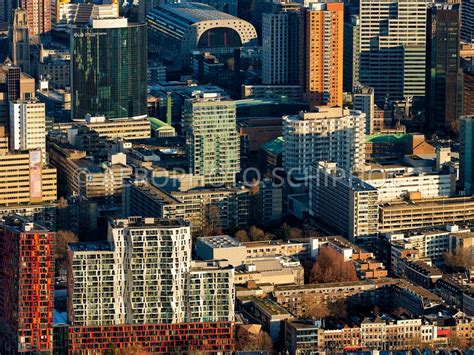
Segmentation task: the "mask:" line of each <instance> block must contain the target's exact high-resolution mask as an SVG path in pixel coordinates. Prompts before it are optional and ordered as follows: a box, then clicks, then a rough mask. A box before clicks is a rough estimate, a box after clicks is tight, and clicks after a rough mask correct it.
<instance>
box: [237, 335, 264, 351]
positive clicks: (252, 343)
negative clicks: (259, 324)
mask: <svg viewBox="0 0 474 355" xmlns="http://www.w3.org/2000/svg"><path fill="white" fill-rule="evenodd" d="M237 348H238V350H240V351H256V350H266V351H268V352H269V353H272V351H273V342H272V338H271V337H270V335H269V334H268V333H267V332H266V331H264V330H260V332H259V333H258V335H257V336H256V337H252V338H251V339H250V340H249V341H248V342H247V343H246V344H243V345H240V344H237Z"/></svg>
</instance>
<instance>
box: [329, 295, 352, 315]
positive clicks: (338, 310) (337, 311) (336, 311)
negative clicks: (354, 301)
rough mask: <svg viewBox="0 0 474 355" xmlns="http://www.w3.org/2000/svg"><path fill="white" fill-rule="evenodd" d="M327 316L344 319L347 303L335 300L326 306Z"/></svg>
mask: <svg viewBox="0 0 474 355" xmlns="http://www.w3.org/2000/svg"><path fill="white" fill-rule="evenodd" d="M328 309H329V315H330V316H331V317H335V318H341V319H346V318H347V315H348V313H349V312H348V311H347V302H346V300H345V299H342V298H340V299H338V300H335V301H333V302H331V303H329V305H328Z"/></svg>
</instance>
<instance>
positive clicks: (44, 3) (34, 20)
mask: <svg viewBox="0 0 474 355" xmlns="http://www.w3.org/2000/svg"><path fill="white" fill-rule="evenodd" d="M18 4H19V6H20V8H22V9H24V10H26V14H27V15H26V19H27V22H28V28H29V29H30V36H37V35H44V34H48V33H49V32H51V0H18Z"/></svg>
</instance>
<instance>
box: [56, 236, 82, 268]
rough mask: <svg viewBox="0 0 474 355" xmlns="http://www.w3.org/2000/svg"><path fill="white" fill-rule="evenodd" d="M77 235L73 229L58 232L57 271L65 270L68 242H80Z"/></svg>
mask: <svg viewBox="0 0 474 355" xmlns="http://www.w3.org/2000/svg"><path fill="white" fill-rule="evenodd" d="M78 240H79V239H78V238H77V235H75V234H74V233H73V232H71V231H65V230H58V231H57V232H56V240H55V244H56V250H55V259H56V273H57V274H59V272H60V271H61V270H65V269H66V267H67V247H68V244H71V243H77V242H78Z"/></svg>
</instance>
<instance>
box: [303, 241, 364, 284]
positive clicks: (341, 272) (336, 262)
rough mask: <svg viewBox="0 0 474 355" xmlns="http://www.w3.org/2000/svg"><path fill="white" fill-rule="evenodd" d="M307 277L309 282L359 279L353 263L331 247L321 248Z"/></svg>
mask: <svg viewBox="0 0 474 355" xmlns="http://www.w3.org/2000/svg"><path fill="white" fill-rule="evenodd" d="M309 279H310V282H311V283H327V282H342V281H357V280H359V278H358V277H357V271H356V269H355V266H354V264H353V263H352V262H350V261H344V257H343V256H342V255H341V254H340V253H338V252H337V251H335V250H334V249H333V248H331V247H323V248H321V250H320V252H319V255H318V258H317V260H316V262H315V263H314V265H313V268H312V269H311V275H310V278H309Z"/></svg>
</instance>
